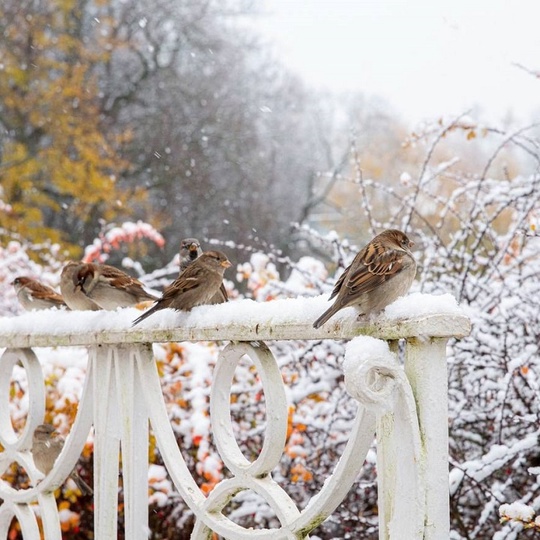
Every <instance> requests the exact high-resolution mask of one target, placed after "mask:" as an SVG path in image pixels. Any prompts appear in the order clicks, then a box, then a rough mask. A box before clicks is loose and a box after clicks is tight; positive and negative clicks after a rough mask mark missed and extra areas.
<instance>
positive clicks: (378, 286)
mask: <svg viewBox="0 0 540 540" xmlns="http://www.w3.org/2000/svg"><path fill="white" fill-rule="evenodd" d="M413 245H414V242H411V241H410V240H409V238H408V237H407V235H406V234H405V233H403V232H401V231H398V230H396V229H389V230H386V231H383V232H382V233H381V234H379V235H378V236H376V237H375V238H373V240H371V242H369V244H368V245H367V246H365V247H364V248H363V249H362V250H361V251H360V252H359V253H358V254H357V255H356V257H355V258H354V259H353V261H352V263H351V264H350V265H349V266H348V267H347V268H346V269H345V271H344V272H343V274H341V276H340V278H339V279H338V280H337V282H336V285H335V287H334V290H333V291H332V294H331V295H330V298H329V300H332V298H334V297H336V300H335V301H334V303H333V304H332V306H331V307H330V308H329V309H327V310H326V311H325V312H324V313H323V314H322V315H321V316H320V317H319V318H318V319H317V320H316V321H315V322H314V323H313V326H314V328H319V327H320V326H321V325H322V324H324V323H325V322H326V321H327V320H328V319H329V318H330V317H332V316H333V315H335V314H336V313H337V312H338V311H339V310H340V309H343V308H344V307H348V306H354V307H356V308H357V309H358V310H359V311H360V313H359V316H362V315H370V314H372V313H377V312H379V311H381V310H383V309H384V308H385V307H386V306H387V305H389V304H391V303H392V302H394V300H396V299H397V298H399V297H400V296H403V295H404V294H405V293H406V292H407V291H408V290H409V289H410V287H411V285H412V282H413V280H414V277H415V275H416V261H415V260H414V257H413V255H412V253H411V251H410V248H411V247H412V246H413Z"/></svg>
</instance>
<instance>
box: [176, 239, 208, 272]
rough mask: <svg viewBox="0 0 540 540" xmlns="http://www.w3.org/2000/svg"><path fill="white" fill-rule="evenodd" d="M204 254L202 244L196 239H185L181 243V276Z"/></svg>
mask: <svg viewBox="0 0 540 540" xmlns="http://www.w3.org/2000/svg"><path fill="white" fill-rule="evenodd" d="M202 254H203V250H202V249H201V244H200V242H199V241H198V240H197V239H196V238H184V239H183V240H182V241H181V242H180V274H181V273H182V272H183V271H184V270H185V269H186V268H187V267H188V266H189V265H190V264H191V263H192V262H193V261H194V260H195V259H197V257H200V256H201V255H202Z"/></svg>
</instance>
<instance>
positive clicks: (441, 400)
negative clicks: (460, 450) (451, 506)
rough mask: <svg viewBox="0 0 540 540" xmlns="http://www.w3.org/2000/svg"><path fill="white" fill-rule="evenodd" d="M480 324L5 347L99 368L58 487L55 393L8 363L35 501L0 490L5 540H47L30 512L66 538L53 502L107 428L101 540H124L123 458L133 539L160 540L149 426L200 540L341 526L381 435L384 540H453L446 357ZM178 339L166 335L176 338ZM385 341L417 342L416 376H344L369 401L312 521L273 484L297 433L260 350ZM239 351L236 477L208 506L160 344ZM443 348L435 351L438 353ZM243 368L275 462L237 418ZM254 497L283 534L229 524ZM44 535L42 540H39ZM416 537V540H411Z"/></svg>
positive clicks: (220, 424) (220, 434)
mask: <svg viewBox="0 0 540 540" xmlns="http://www.w3.org/2000/svg"><path fill="white" fill-rule="evenodd" d="M467 331H468V320H467V319H466V318H465V317H460V316H457V315H452V316H442V315H433V316H426V317H421V318H418V319H414V320H408V321H400V322H399V323H389V322H387V321H386V322H384V321H383V322H374V323H372V324H371V325H370V326H360V325H358V324H356V323H350V324H349V323H348V324H344V325H342V326H341V327H334V326H330V329H329V330H328V329H327V330H324V331H314V330H313V329H312V328H311V325H310V324H309V323H306V324H305V325H298V324H295V325H293V326H290V325H289V326H287V327H284V328H282V327H280V326H274V327H273V326H272V324H271V322H270V321H268V322H266V323H263V324H258V325H257V328H254V327H251V326H250V327H249V328H248V327H240V326H238V325H234V324H230V325H228V326H227V325H226V326H224V327H223V328H215V327H214V328H181V329H174V330H167V331H164V330H144V331H139V330H133V331H132V330H129V331H126V332H111V333H109V334H107V333H101V338H102V341H101V342H100V335H98V334H97V333H87V334H84V333H80V332H78V331H75V329H74V331H73V332H71V333H69V332H67V333H66V332H64V333H63V334H61V335H43V334H41V335H36V336H32V335H18V334H17V333H16V332H11V333H10V334H9V335H1V334H0V346H7V347H17V346H21V345H25V346H29V347H31V346H40V345H44V344H46V345H48V346H51V345H58V346H63V345H74V344H78V345H81V344H86V345H90V347H89V363H88V371H87V378H86V382H85V387H84V390H83V396H82V399H81V402H80V404H79V409H78V413H77V418H76V420H75V423H74V425H73V427H72V430H71V433H70V435H69V437H68V439H67V441H66V445H65V447H64V450H63V452H62V454H61V455H60V457H59V459H58V460H57V463H56V464H55V467H54V468H53V470H52V471H51V473H50V474H49V475H48V476H47V477H46V478H45V479H43V480H42V481H39V479H40V478H41V477H42V475H40V473H39V472H38V471H36V470H35V467H34V466H33V462H32V459H31V455H30V453H29V452H28V449H29V447H30V443H31V433H32V431H33V428H34V427H35V426H36V425H37V424H39V423H41V422H42V421H43V415H44V403H45V397H44V396H45V394H44V382H43V374H42V372H41V368H40V366H39V362H38V360H37V358H36V357H35V355H34V353H33V352H32V351H31V350H30V349H8V350H7V351H6V352H5V353H4V355H3V356H2V358H1V359H0V443H1V444H2V446H3V447H4V449H5V450H4V452H2V453H0V468H1V470H2V471H3V470H5V469H6V467H7V466H9V464H10V463H12V462H13V461H17V462H19V463H20V464H21V465H22V466H23V467H24V468H25V469H26V470H27V471H28V472H29V475H30V478H31V481H32V483H33V484H34V487H32V488H29V489H27V490H21V491H15V490H14V489H13V488H11V487H10V486H8V485H7V484H6V483H5V482H0V498H1V499H2V500H3V504H2V506H0V540H2V539H3V538H7V530H8V527H9V523H10V521H11V519H12V517H13V516H16V517H17V519H18V520H19V522H20V523H21V526H22V529H23V533H24V537H25V538H36V539H37V538H39V533H38V532H37V533H36V531H37V529H36V527H37V524H36V520H35V517H34V514H33V511H32V510H31V508H30V503H35V502H36V501H37V503H38V504H39V506H40V513H41V515H42V516H43V518H44V524H45V540H50V539H53V540H59V539H60V538H61V534H60V528H59V519H58V511H57V509H56V505H55V501H54V496H53V494H52V491H53V490H54V489H55V488H56V487H57V486H59V485H61V484H62V482H63V481H64V480H65V479H66V477H67V476H68V475H69V473H70V471H71V470H72V468H73V467H74V466H75V464H76V461H77V459H78V457H79V455H80V452H81V450H82V448H83V445H84V442H85V440H86V438H87V436H88V433H89V431H90V429H91V427H92V425H93V426H94V431H95V433H94V488H95V531H94V532H95V538H96V539H97V540H108V539H111V538H116V537H117V505H118V501H117V493H118V475H119V472H120V470H119V452H120V451H121V453H122V477H123V487H124V494H125V527H126V537H127V538H130V540H142V539H143V538H147V537H148V516H147V507H148V493H147V490H148V479H147V466H148V432H149V424H150V426H151V428H152V431H153V433H154V435H155V439H156V444H157V447H158V448H159V451H160V454H161V456H162V458H163V461H164V464H165V466H166V468H167V470H168V472H169V475H170V477H171V479H172V481H173V483H174V485H175V487H176V489H177V490H178V492H179V494H180V496H181V497H182V498H183V499H184V500H185V501H186V503H187V505H188V506H189V507H190V509H191V510H192V511H193V513H194V515H195V516H196V519H197V522H196V526H195V530H194V531H193V534H192V538H193V539H194V540H202V539H203V538H204V539H206V538H209V535H210V534H211V531H215V532H216V533H218V534H219V535H221V536H223V537H224V538H230V539H234V540H243V539H246V540H247V539H252V538H255V539H272V540H279V539H283V540H293V539H295V540H298V539H302V538H308V537H309V536H308V535H309V532H310V531H311V530H313V529H314V528H315V527H316V526H317V525H319V524H320V523H321V522H322V521H324V519H326V517H328V516H329V515H330V514H331V513H332V512H333V511H334V510H335V508H336V507H337V506H338V505H339V504H340V503H341V501H342V500H343V498H344V497H345V496H346V494H347V492H348V491H349V490H350V488H351V487H352V485H353V483H354V482H355V480H356V478H357V476H358V473H359V471H360V469H361V467H362V464H363V461H364V459H365V456H366V454H367V452H368V450H369V447H370V445H371V443H372V441H373V437H374V433H375V426H377V441H378V448H379V450H378V452H379V456H378V469H379V489H380V497H379V506H380V515H381V526H380V538H381V539H384V540H386V539H392V540H399V539H403V538H407V540H416V539H421V538H426V539H429V540H439V539H440V540H442V539H443V538H444V539H445V540H446V539H447V538H448V535H449V516H448V468H447V467H448V434H447V402H446V395H447V394H446V364H445V349H444V347H445V344H446V340H447V338H448V337H450V336H452V335H458V336H460V335H464V334H466V333H467ZM165 334H166V335H165ZM365 334H368V335H372V336H374V337H379V338H383V339H387V340H388V339H392V340H395V339H398V338H400V337H404V338H406V339H407V349H406V350H407V353H406V365H405V371H404V370H403V368H402V367H400V366H399V365H398V364H397V362H396V360H395V357H394V356H393V354H392V353H391V352H390V351H388V354H387V355H383V357H379V356H377V357H373V356H370V354H369V353H366V357H365V358H362V359H361V361H360V362H359V363H357V364H356V365H355V366H353V367H350V368H347V367H346V368H345V377H346V379H347V380H348V383H347V389H348V391H349V392H350V393H351V395H352V396H353V397H354V399H356V400H357V401H359V409H358V414H357V418H356V420H355V422H354V425H353V428H352V430H351V434H350V438H349V441H348V443H347V445H346V447H345V449H344V452H343V455H342V456H341V459H340V460H339V462H338V463H337V465H336V468H335V470H334V472H333V474H332V475H331V476H330V477H329V478H328V479H327V481H326V482H325V484H324V486H323V488H322V489H321V491H320V493H319V494H317V496H316V497H313V498H312V500H311V501H310V502H309V504H308V505H307V506H306V508H304V509H303V510H302V511H300V510H299V509H298V508H297V507H296V505H295V503H294V501H293V500H292V499H291V498H290V497H289V495H288V494H287V490H286V486H280V485H278V484H277V483H276V482H275V481H274V480H273V479H272V476H271V471H272V470H273V469H274V467H275V466H276V465H277V464H278V462H279V460H280V459H281V456H282V454H283V449H284V446H285V439H286V430H287V402H286V395H285V391H284V387H283V382H282V378H281V375H280V372H279V369H278V366H277V363H276V360H275V358H274V357H273V355H272V353H271V352H270V350H269V349H268V347H267V346H266V345H265V343H263V342H262V341H260V340H259V339H258V337H257V336H262V337H263V338H264V339H320V338H323V337H325V338H353V337H355V336H358V335H365ZM231 337H235V338H236V339H240V342H233V343H230V344H229V345H228V346H227V347H226V348H225V349H224V350H223V351H222V353H221V355H220V358H219V361H218V364H217V366H216V369H215V373H214V380H213V385H212V391H211V419H212V427H213V434H214V439H215V441H216V445H217V448H218V450H219V453H220V456H221V458H222V459H223V462H224V464H225V465H226V467H227V468H228V469H229V471H230V473H231V475H232V477H231V478H228V479H226V480H224V481H222V482H221V483H219V484H218V485H217V486H216V487H215V489H214V490H213V491H212V492H211V493H210V495H209V496H208V497H206V496H205V495H204V494H203V493H202V492H201V490H200V489H199V487H198V486H197V484H196V482H195V480H194V479H193V477H192V475H191V474H190V472H189V469H188V467H187V465H186V462H185V461H184V458H183V456H182V452H181V449H180V448H179V447H178V444H177V441H176V437H175V434H174V432H173V430H172V427H171V424H170V422H169V419H168V416H167V410H166V406H165V403H164V399H163V395H162V392H161V387H160V380H159V375H158V372H157V368H156V364H155V361H154V359H153V356H152V350H151V343H152V342H156V341H164V340H165V341H168V340H182V339H183V340H186V339H187V340H205V339H214V340H218V339H219V340H223V339H227V338H231ZM433 338H435V339H433ZM242 357H248V358H249V359H250V360H251V361H252V362H253V363H254V365H255V367H256V369H257V371H258V373H259V375H260V377H261V381H262V385H263V390H264V393H265V398H266V399H265V401H266V411H267V422H266V432H265V439H264V445H263V449H262V451H261V453H260V455H259V457H258V458H257V459H255V460H254V461H249V460H248V459H247V458H246V457H245V456H244V455H243V454H242V452H241V450H240V447H239V445H238V443H237V441H236V439H235V436H234V432H233V429H232V423H231V416H230V394H231V384H232V380H233V376H234V372H235V369H236V366H237V364H238V362H239V361H240V359H241V358H242ZM19 360H20V361H21V362H22V365H23V367H24V368H25V369H26V371H27V374H28V380H29V389H30V394H31V399H30V404H31V406H30V415H29V418H28V421H27V425H26V428H25V430H24V431H23V433H22V434H20V435H17V434H16V433H15V432H14V431H13V428H12V426H11V421H10V417H9V400H8V396H9V379H10V376H11V373H12V370H13V366H14V365H15V363H16V362H18V361H19ZM246 489H249V490H253V491H255V492H256V493H258V494H259V495H260V496H262V497H263V498H264V499H265V500H266V501H267V502H268V504H269V505H270V506H271V507H272V508H273V509H274V511H275V513H276V516H277V518H278V519H279V522H280V527H279V528H277V529H259V530H253V529H244V528H243V527H241V526H239V525H237V524H235V523H233V522H232V521H231V520H229V519H228V518H227V517H226V515H225V514H224V513H223V512H222V511H223V510H224V508H225V507H226V506H227V504H228V502H229V501H230V499H231V497H233V496H234V495H235V494H236V493H237V492H238V491H241V490H246ZM36 534H37V536H36ZM404 535H405V536H404Z"/></svg>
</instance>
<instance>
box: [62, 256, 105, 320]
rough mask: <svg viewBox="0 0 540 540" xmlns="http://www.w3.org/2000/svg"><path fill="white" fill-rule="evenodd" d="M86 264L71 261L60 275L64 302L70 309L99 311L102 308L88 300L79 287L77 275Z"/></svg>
mask: <svg viewBox="0 0 540 540" xmlns="http://www.w3.org/2000/svg"><path fill="white" fill-rule="evenodd" d="M84 264H85V263H83V262H77V261H69V262H68V263H67V264H66V265H65V266H64V268H63V269H62V274H61V275H60V291H61V292H62V296H63V298H64V302H65V303H66V304H67V305H68V307H69V308H70V309H74V310H93V311H97V310H99V309H101V308H100V307H99V306H98V305H97V304H96V303H95V302H94V301H93V300H91V299H90V298H88V296H86V294H84V292H83V291H82V290H81V288H80V287H79V286H78V278H77V275H78V272H79V270H80V269H81V268H82V267H83V266H84Z"/></svg>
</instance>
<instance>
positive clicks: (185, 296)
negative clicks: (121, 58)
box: [13, 229, 416, 328]
mask: <svg viewBox="0 0 540 540" xmlns="http://www.w3.org/2000/svg"><path fill="white" fill-rule="evenodd" d="M413 245H414V243H413V242H411V241H410V240H409V238H408V237H407V235H406V234H405V233H403V232H402V231H399V230H396V229H388V230H386V231H383V232H382V233H381V234H379V235H377V236H376V237H375V238H373V240H371V242H369V243H368V244H367V245H366V246H365V247H364V248H363V249H362V250H361V251H360V252H359V253H358V254H357V255H356V257H355V258H354V260H353V261H352V263H351V264H350V265H349V266H348V267H347V268H346V269H345V271H344V272H343V274H341V276H340V278H339V279H338V280H337V282H336V285H335V287H334V289H333V291H332V294H331V295H330V300H332V299H333V298H335V301H334V303H333V304H332V305H331V306H330V307H329V308H328V309H327V310H326V311H325V312H324V313H323V314H322V315H321V316H320V317H319V318H318V319H317V320H316V321H315V322H314V323H313V326H314V327H315V328H319V327H320V326H321V325H323V324H324V323H325V322H326V321H327V320H328V319H330V317H332V316H333V315H335V314H336V313H337V312H338V311H339V310H341V309H343V308H345V307H348V306H354V307H356V308H357V309H358V311H359V316H366V315H371V314H373V313H378V312H380V311H381V310H383V309H384V308H385V307H386V306H387V305H389V304H391V303H392V302H393V301H394V300H396V299H397V298H398V297H400V296H403V295H404V294H405V293H406V292H407V291H408V290H409V288H410V287H411V285H412V282H413V280H414V277H415V275H416V261H415V260H414V257H413V255H412V253H411V247H412V246H413ZM229 266H231V263H230V262H229V260H228V259H227V256H226V255H225V254H224V253H222V252H221V251H207V252H203V251H202V249H201V245H200V243H199V241H198V240H197V239H195V238H186V239H185V240H183V241H182V243H181V245H180V273H179V275H178V277H177V278H176V279H175V280H174V281H173V282H172V283H171V284H170V285H168V286H167V287H165V289H164V290H163V293H162V295H161V297H160V298H157V297H156V296H154V295H152V294H150V293H148V292H146V291H145V290H144V288H143V284H142V283H141V282H140V281H139V280H137V279H135V278H133V277H131V276H129V275H128V274H126V273H125V272H123V271H122V270H118V269H117V268H114V267H113V266H109V265H106V264H94V263H83V262H75V261H71V262H68V263H67V264H66V265H65V266H64V268H63V270H62V274H61V276H60V291H61V293H62V294H61V295H60V294H58V293H57V292H56V291H55V290H54V289H52V288H51V287H48V286H47V285H43V284H42V283H40V282H38V281H35V280H33V279H30V278H28V277H18V278H16V279H15V280H14V281H13V286H14V287H15V290H16V292H17V298H18V299H19V302H20V303H21V305H22V306H23V307H24V308H25V309H27V310H33V309H47V308H50V307H54V306H56V307H61V306H67V307H68V308H69V309H73V310H98V309H106V310H112V309H116V308H118V307H129V306H135V305H137V304H140V303H141V302H146V301H153V302H155V303H154V305H153V306H152V307H151V308H150V309H149V310H147V311H146V312H144V313H143V314H142V315H141V316H140V317H138V318H137V319H135V320H134V321H133V325H135V324H138V323H139V322H141V321H142V320H144V319H146V318H147V317H149V316H150V315H152V314H153V313H155V312H156V311H159V310H161V309H165V308H171V309H175V310H181V311H190V310H191V309H192V308H194V307H195V306H200V305H204V304H221V303H223V302H227V301H228V296H227V291H226V289H225V287H224V285H223V275H224V272H225V270H226V269H227V268H228V267H229Z"/></svg>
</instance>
